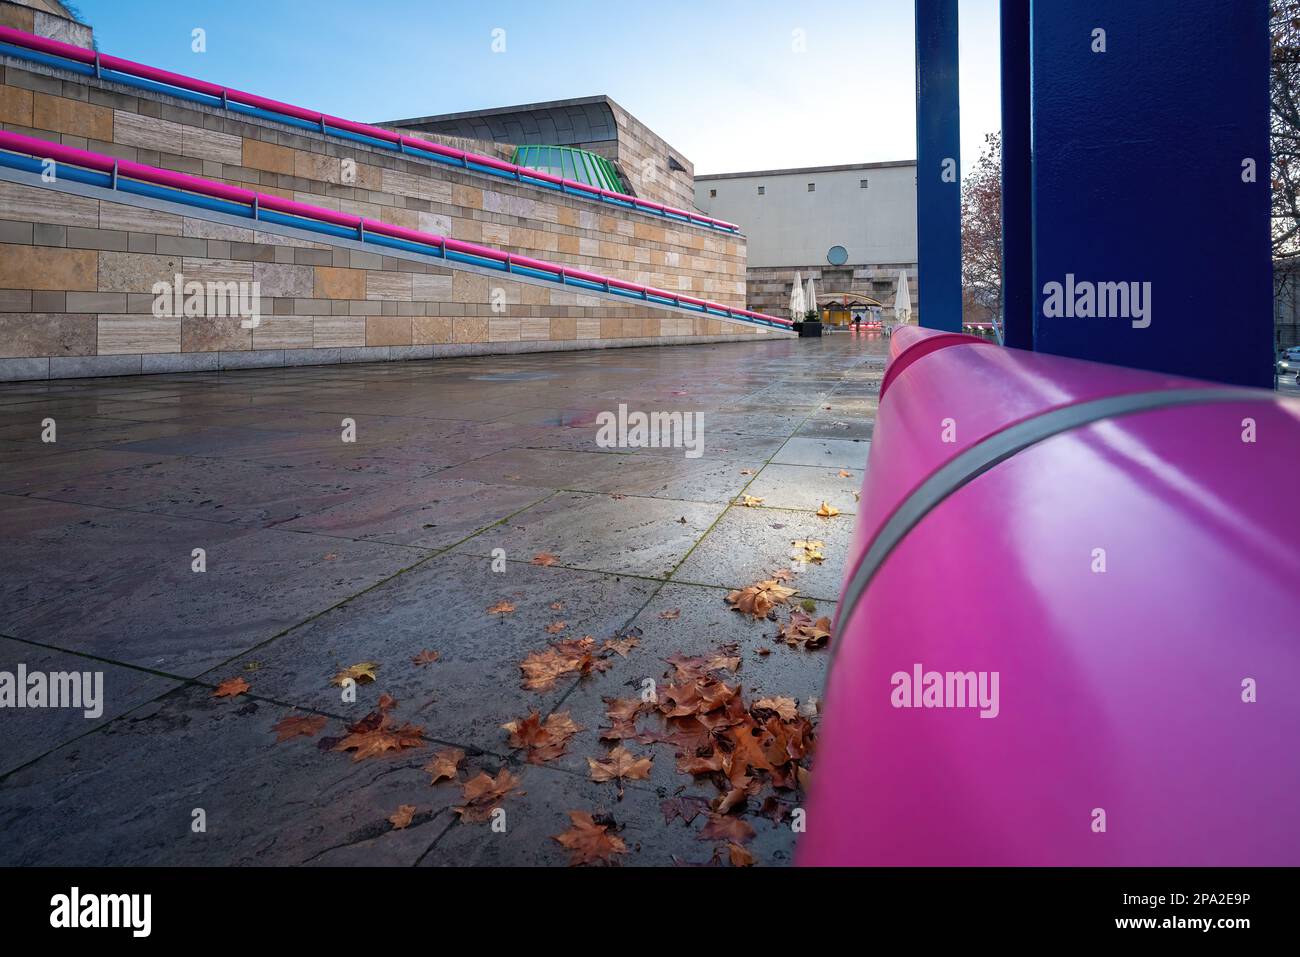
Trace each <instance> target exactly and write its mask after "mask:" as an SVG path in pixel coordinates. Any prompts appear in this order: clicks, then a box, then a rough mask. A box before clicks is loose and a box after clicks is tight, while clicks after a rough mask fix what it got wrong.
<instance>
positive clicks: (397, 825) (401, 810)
mask: <svg viewBox="0 0 1300 957" xmlns="http://www.w3.org/2000/svg"><path fill="white" fill-rule="evenodd" d="M413 817H415V805H414V804H403V805H401V806H399V807H398V809H397V810H396V811H394V812H393V813H392V814H391V815H390V816H389V818H388V823H390V824H392V825H393V830H394V831H400V830H401V829H402V828H404V827H406V826H408V825H409V824H410V823H411V818H413Z"/></svg>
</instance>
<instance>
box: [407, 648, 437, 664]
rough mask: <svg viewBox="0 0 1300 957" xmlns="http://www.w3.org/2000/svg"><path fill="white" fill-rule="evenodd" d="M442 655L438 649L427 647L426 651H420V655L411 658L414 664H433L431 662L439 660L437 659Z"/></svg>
mask: <svg viewBox="0 0 1300 957" xmlns="http://www.w3.org/2000/svg"><path fill="white" fill-rule="evenodd" d="M441 657H442V655H440V654H438V652H436V651H429V650H427V649H426V650H425V651H422V652H420V653H419V654H418V655H416V656H415V657H414V658H412V659H411V664H413V665H431V664H433V663H434V662H435V661H437V660H438V659H439V658H441Z"/></svg>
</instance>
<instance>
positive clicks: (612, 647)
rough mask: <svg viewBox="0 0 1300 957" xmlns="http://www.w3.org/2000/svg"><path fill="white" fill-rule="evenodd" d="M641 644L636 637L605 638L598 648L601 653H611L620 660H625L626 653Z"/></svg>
mask: <svg viewBox="0 0 1300 957" xmlns="http://www.w3.org/2000/svg"><path fill="white" fill-rule="evenodd" d="M639 644H641V639H640V638H639V637H638V636H637V635H628V636H627V637H624V638H606V639H605V643H604V644H603V645H601V646H600V650H601V651H612V652H614V653H615V654H616V655H618V656H619V657H620V658H626V657H627V653H628V652H629V651H631V650H632V649H633V648H635V647H636V646H637V645H639Z"/></svg>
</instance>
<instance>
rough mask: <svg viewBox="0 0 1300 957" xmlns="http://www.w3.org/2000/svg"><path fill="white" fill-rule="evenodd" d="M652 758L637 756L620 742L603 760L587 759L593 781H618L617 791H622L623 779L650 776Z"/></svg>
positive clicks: (630, 779)
mask: <svg viewBox="0 0 1300 957" xmlns="http://www.w3.org/2000/svg"><path fill="white" fill-rule="evenodd" d="M653 763H654V759H653V758H638V757H637V756H636V755H635V754H633V753H632V752H631V751H629V750H628V749H627V748H625V747H623V746H622V745H621V744H620V745H619V746H618V747H616V748H614V750H612V751H610V752H609V757H608V758H607V759H606V760H604V761H597V760H596V759H595V758H588V759H587V766H588V767H589V768H590V769H591V779H592V780H593V781H601V782H603V781H618V782H619V793H620V794H622V791H623V787H622V784H623V781H625V780H626V781H643V780H645V779H646V778H648V777H649V776H650V768H651V766H652V765H653Z"/></svg>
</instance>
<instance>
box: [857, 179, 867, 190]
mask: <svg viewBox="0 0 1300 957" xmlns="http://www.w3.org/2000/svg"><path fill="white" fill-rule="evenodd" d="M868 182H870V181H869V180H865V179H860V180H858V189H866V188H867V183H868Z"/></svg>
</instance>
